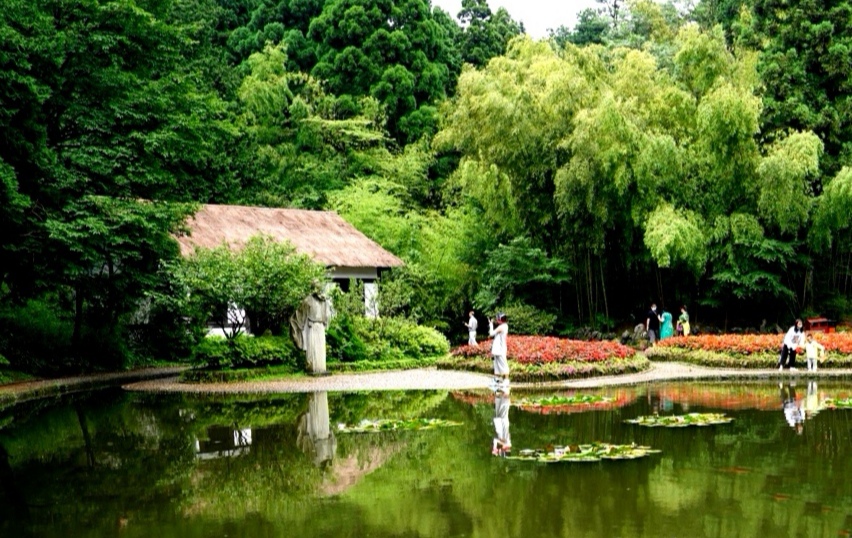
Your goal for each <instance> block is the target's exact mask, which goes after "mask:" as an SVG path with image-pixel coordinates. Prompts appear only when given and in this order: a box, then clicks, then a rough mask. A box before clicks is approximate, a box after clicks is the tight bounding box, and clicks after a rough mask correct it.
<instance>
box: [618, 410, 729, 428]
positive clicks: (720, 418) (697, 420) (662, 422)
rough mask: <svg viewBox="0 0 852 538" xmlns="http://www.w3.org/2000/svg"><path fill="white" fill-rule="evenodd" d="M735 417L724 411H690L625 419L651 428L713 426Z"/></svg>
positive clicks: (726, 422) (727, 421)
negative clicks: (682, 413) (680, 413)
mask: <svg viewBox="0 0 852 538" xmlns="http://www.w3.org/2000/svg"><path fill="white" fill-rule="evenodd" d="M733 420H734V419H732V418H730V417H728V416H726V415H725V414H724V413H689V414H686V415H668V416H660V415H647V416H641V417H636V418H634V419H629V420H625V421H624V422H626V423H628V424H638V425H639V426H647V427H649V428H660V427H662V428H686V427H687V426H713V425H716V424H728V423H730V422H733Z"/></svg>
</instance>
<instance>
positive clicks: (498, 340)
mask: <svg viewBox="0 0 852 538" xmlns="http://www.w3.org/2000/svg"><path fill="white" fill-rule="evenodd" d="M508 334H509V326H508V325H507V324H506V314H504V313H502V312H500V313H499V314H497V328H496V329H495V328H494V322H493V321H492V320H490V319H489V320H488V336H490V337H492V338H494V341H493V342H492V343H491V359H492V361H493V363H494V384H495V385H496V386H498V387H499V386H501V381H502V386H503V387H508V386H509V361H508V360H507V359H506V354H507V349H506V336H507V335H508Z"/></svg>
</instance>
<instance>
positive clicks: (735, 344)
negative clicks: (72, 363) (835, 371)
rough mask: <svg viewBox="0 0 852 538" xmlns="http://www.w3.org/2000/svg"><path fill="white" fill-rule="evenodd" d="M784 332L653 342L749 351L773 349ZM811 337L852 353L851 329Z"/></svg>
mask: <svg viewBox="0 0 852 538" xmlns="http://www.w3.org/2000/svg"><path fill="white" fill-rule="evenodd" d="M783 339H784V335H780V334H721V335H713V334H704V335H701V336H679V337H675V338H666V339H664V340H660V341H659V342H657V345H658V346H661V347H676V348H681V349H689V350H703V351H715V352H721V353H737V354H741V355H751V354H753V353H777V352H778V350H779V349H780V348H781V342H782V340H783ZM814 339H815V340H816V341H818V342H819V343H821V344H822V345H824V346H825V350H826V351H828V352H832V351H834V352H837V353H841V354H843V355H850V354H852V333H814Z"/></svg>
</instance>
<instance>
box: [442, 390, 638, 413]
mask: <svg viewBox="0 0 852 538" xmlns="http://www.w3.org/2000/svg"><path fill="white" fill-rule="evenodd" d="M558 394H561V395H563V396H571V395H573V394H575V392H574V391H571V392H565V393H562V392H560V393H558ZM451 395H452V397H453V398H454V399H456V400H459V401H461V402H464V403H466V404H468V405H480V404H486V403H488V404H493V403H494V393H493V392H487V393H486V392H466V391H457V392H452V393H451ZM526 396H527V397H529V398H533V397H534V396H532V395H526ZM547 396H552V393H549V394H547ZM606 396H608V397H610V398H612V400H610V401H608V402H595V403H585V404H582V403H578V404H565V405H544V406H542V405H521V404H520V400H517V401H518V405H517V406H516V407H517V408H518V409H520V410H521V411H524V412H528V413H536V414H539V415H563V414H568V413H583V412H586V411H603V410H606V409H617V408H619V407H624V406H625V405H628V404H630V403H632V402H633V401H635V400H636V398H637V396H638V391H637V390H636V389H635V388H632V387H626V388H618V389H615V390H614V391H611V392H607V393H606Z"/></svg>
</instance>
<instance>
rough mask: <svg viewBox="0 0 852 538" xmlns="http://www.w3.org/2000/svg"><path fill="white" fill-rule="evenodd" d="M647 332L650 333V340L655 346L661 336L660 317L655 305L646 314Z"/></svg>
mask: <svg viewBox="0 0 852 538" xmlns="http://www.w3.org/2000/svg"><path fill="white" fill-rule="evenodd" d="M645 331H646V332H647V333H648V340H650V341H651V345H652V346H653V345H654V342H656V341H657V337H658V336H659V335H660V316H659V314H657V305H655V304H652V305H651V309H650V310H648V313H647V314H645Z"/></svg>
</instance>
